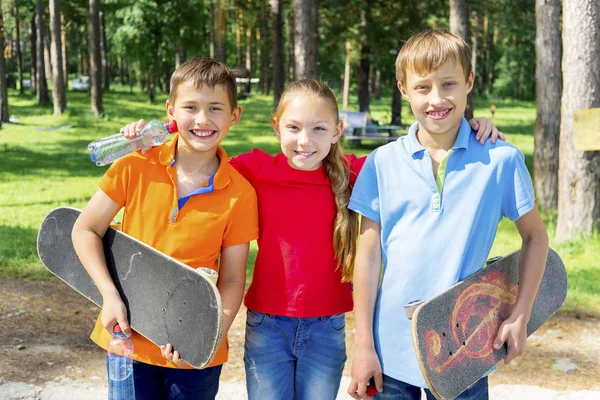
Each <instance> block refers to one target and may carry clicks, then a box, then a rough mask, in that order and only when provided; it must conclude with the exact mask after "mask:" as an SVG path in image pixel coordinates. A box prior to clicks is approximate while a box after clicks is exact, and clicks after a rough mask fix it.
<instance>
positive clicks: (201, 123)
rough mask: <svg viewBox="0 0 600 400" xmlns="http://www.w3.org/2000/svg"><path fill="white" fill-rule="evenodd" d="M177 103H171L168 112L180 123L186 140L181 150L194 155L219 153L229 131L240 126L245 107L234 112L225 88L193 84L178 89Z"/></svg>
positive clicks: (182, 134)
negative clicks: (218, 150)
mask: <svg viewBox="0 0 600 400" xmlns="http://www.w3.org/2000/svg"><path fill="white" fill-rule="evenodd" d="M176 90H177V95H176V96H175V100H174V103H171V101H170V100H167V104H166V106H167V113H168V114H169V117H171V118H173V119H175V121H177V127H178V128H179V135H180V138H181V139H182V140H181V141H180V142H179V143H178V145H177V147H178V149H181V148H182V146H184V147H185V148H186V149H187V150H189V151H191V152H212V151H214V152H215V153H216V151H217V147H218V146H219V144H220V143H221V142H222V141H223V139H225V137H226V136H227V133H229V128H230V127H232V126H233V125H235V124H237V122H238V121H239V118H240V114H241V108H240V107H236V108H235V109H233V110H232V109H231V105H230V102H229V96H228V93H227V91H226V90H225V88H224V87H223V85H215V86H214V87H210V86H209V85H206V84H205V85H202V86H201V87H200V88H197V87H196V86H195V85H194V84H193V83H192V82H182V83H181V84H179V85H178V86H177V89H176Z"/></svg>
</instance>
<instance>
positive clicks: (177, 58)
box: [175, 42, 185, 69]
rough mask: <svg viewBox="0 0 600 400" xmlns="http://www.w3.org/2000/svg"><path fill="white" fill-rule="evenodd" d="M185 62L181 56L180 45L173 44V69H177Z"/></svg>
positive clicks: (181, 49)
mask: <svg viewBox="0 0 600 400" xmlns="http://www.w3.org/2000/svg"><path fill="white" fill-rule="evenodd" d="M184 61H185V56H184V55H183V47H181V43H179V42H177V43H175V69H177V68H179V66H180V65H181V64H183V62H184Z"/></svg>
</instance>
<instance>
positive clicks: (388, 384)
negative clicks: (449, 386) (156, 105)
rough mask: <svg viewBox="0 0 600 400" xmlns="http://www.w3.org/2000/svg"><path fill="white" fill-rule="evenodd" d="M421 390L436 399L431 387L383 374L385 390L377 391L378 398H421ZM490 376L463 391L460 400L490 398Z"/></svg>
mask: <svg viewBox="0 0 600 400" xmlns="http://www.w3.org/2000/svg"><path fill="white" fill-rule="evenodd" d="M421 391H424V392H425V395H426V397H427V400H435V397H434V396H433V394H431V391H429V389H421V388H420V387H418V386H413V385H409V384H408V383H404V382H402V381H399V380H396V379H394V378H391V377H389V376H387V375H383V392H381V393H377V395H376V396H375V397H374V399H376V400H420V399H421ZM488 396H489V394H488V378H487V376H485V377H483V378H481V379H480V380H478V381H477V382H475V383H474V384H473V385H472V386H471V387H470V388H468V389H467V390H465V391H464V392H462V393H461V394H460V395H459V396H458V397H457V399H458V400H488Z"/></svg>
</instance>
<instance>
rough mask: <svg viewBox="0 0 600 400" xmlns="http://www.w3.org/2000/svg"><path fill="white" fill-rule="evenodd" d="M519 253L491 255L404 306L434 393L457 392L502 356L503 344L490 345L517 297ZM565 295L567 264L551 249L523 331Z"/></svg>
mask: <svg viewBox="0 0 600 400" xmlns="http://www.w3.org/2000/svg"><path fill="white" fill-rule="evenodd" d="M519 258H520V251H516V252H514V253H512V254H510V255H508V256H506V257H503V258H500V257H498V258H496V259H492V260H490V261H489V262H488V266H487V267H485V268H483V269H482V270H481V271H479V272H477V273H475V274H473V275H471V276H470V277H468V278H467V279H465V280H463V281H461V282H459V283H457V284H456V285H454V286H453V287H451V288H450V289H448V290H447V291H445V292H443V293H441V294H440V295H438V296H436V297H434V298H432V299H430V300H427V301H425V302H414V303H411V304H408V305H407V306H406V307H407V316H408V317H409V318H410V317H411V315H410V314H411V313H412V324H413V344H414V348H415V353H416V355H417V360H418V363H419V366H420V368H421V372H422V373H423V376H424V377H425V380H426V382H427V384H428V386H429V389H430V390H431V392H432V393H433V395H434V396H435V397H436V398H438V399H454V398H456V397H457V396H458V395H459V394H460V393H462V392H463V391H465V390H466V389H468V388H469V387H470V386H471V385H472V384H474V383H475V382H477V381H478V380H479V379H480V378H481V377H482V376H483V375H484V374H485V373H486V372H487V371H489V370H490V369H491V368H493V367H494V366H495V365H496V364H497V363H498V362H500V361H501V360H502V359H503V358H504V357H505V356H506V354H507V349H506V346H505V347H502V348H500V349H499V350H494V349H493V348H492V345H493V343H494V340H495V338H496V335H497V333H498V328H499V327H500V325H501V324H502V322H503V321H504V320H506V319H507V318H508V316H509V315H510V312H511V311H512V308H513V306H514V304H515V302H516V299H517V292H518V286H519ZM566 296H567V273H566V270H565V266H564V264H563V262H562V260H561V259H560V257H559V256H558V254H556V252H555V251H554V250H552V249H550V251H549V252H548V260H547V262H546V269H545V271H544V275H543V278H542V281H541V283H540V287H539V289H538V293H537V295H536V298H535V301H534V303H533V307H532V310H531V318H530V319H529V322H528V324H527V336H530V335H531V334H532V333H533V332H535V331H536V330H537V329H538V328H539V327H540V326H541V325H542V324H543V323H544V322H545V321H546V320H547V319H548V318H549V317H550V316H552V315H553V314H554V313H555V312H556V311H557V310H558V309H559V308H560V306H561V305H562V304H563V303H564V301H565V298H566Z"/></svg>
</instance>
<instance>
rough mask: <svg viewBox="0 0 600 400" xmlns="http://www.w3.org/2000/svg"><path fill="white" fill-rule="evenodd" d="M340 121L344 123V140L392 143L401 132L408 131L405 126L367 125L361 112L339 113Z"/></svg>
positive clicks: (366, 117)
mask: <svg viewBox="0 0 600 400" xmlns="http://www.w3.org/2000/svg"><path fill="white" fill-rule="evenodd" d="M340 120H342V121H343V122H344V132H343V135H344V137H345V138H346V140H356V141H360V140H362V139H368V140H382V141H387V142H392V141H394V140H396V139H398V137H399V136H400V135H399V133H400V132H401V131H404V132H406V130H407V129H408V126H405V125H376V124H369V117H368V115H367V112H363V111H340ZM359 143H360V142H359Z"/></svg>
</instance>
